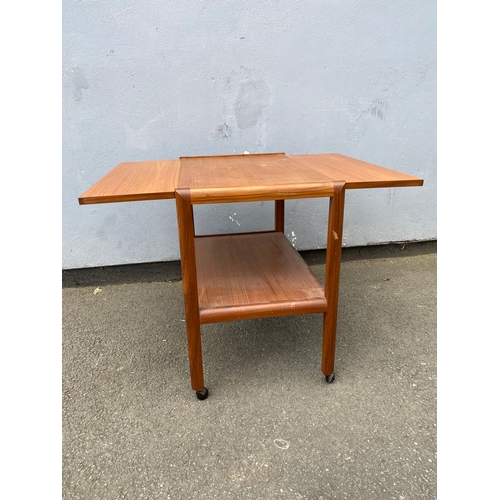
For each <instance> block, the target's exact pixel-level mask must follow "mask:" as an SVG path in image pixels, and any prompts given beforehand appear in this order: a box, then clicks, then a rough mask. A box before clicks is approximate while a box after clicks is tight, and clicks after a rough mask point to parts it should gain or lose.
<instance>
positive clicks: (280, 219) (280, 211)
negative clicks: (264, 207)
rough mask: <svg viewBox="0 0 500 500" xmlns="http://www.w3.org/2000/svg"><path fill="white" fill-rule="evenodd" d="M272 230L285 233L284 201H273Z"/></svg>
mask: <svg viewBox="0 0 500 500" xmlns="http://www.w3.org/2000/svg"><path fill="white" fill-rule="evenodd" d="M274 228H275V230H276V231H279V232H280V233H284V232H285V200H275V201H274Z"/></svg>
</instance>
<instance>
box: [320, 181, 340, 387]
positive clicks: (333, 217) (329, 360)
mask: <svg viewBox="0 0 500 500" xmlns="http://www.w3.org/2000/svg"><path fill="white" fill-rule="evenodd" d="M344 199H345V183H344V182H341V183H335V187H334V194H333V197H332V198H330V208H329V216H328V236H327V245H326V246H327V249H326V271H325V297H326V301H327V307H328V310H327V312H326V313H325V314H324V317H323V348H322V360H321V370H322V372H323V375H325V377H326V381H327V382H333V380H334V379H335V341H336V336H337V311H338V302H339V280H340V260H341V254H342V228H343V221H344Z"/></svg>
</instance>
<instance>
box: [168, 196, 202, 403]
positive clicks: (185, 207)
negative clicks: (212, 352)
mask: <svg viewBox="0 0 500 500" xmlns="http://www.w3.org/2000/svg"><path fill="white" fill-rule="evenodd" d="M175 201H176V208H177V223H178V227H179V246H180V251H181V268H182V285H183V289H184V311H185V315H186V330H187V344H188V355H189V370H190V374H191V387H192V388H193V390H195V391H196V395H197V396H198V399H205V398H206V397H207V396H208V389H207V388H206V387H205V384H204V381H203V359H202V353H201V328H200V309H199V304H198V282H197V278H196V256H195V248H194V234H195V233H194V216H193V205H192V204H191V197H190V194H189V190H188V189H186V190H177V191H176V193H175Z"/></svg>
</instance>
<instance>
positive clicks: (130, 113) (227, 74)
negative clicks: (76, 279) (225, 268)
mask: <svg viewBox="0 0 500 500" xmlns="http://www.w3.org/2000/svg"><path fill="white" fill-rule="evenodd" d="M62 6H63V68H62V72H63V96H62V100H63V105H62V109H63V185H62V189H63V210H62V213H63V268H66V269H69V268H79V267H90V266H104V265H115V264H127V263H137V262H154V261H164V260H176V259H178V258H179V248H178V239H177V225H176V218H175V206H174V202H173V201H172V200H165V201H147V202H136V203H117V204H107V205H91V206H80V205H78V201H77V197H78V196H79V195H80V194H81V193H83V192H84V191H85V190H86V189H88V188H89V187H90V186H91V185H92V184H94V183H95V182H96V181H97V180H99V179H100V178H101V177H102V176H103V175H104V174H106V173H107V172H108V171H109V170H111V168H113V167H114V166H115V165H117V164H118V163H120V162H122V161H137V160H148V159H174V158H178V157H179V156H190V155H210V154H231V153H243V152H244V151H249V152H266V151H284V152H286V153H287V154H307V153H333V152H338V153H342V154H345V155H349V156H353V157H355V158H359V159H362V160H365V161H369V162H372V163H376V164H379V165H383V166H386V167H389V168H393V169H396V170H400V171H403V172H406V173H409V174H413V175H417V176H420V177H423V178H424V180H425V184H424V187H419V188H400V189H380V190H359V191H349V192H348V193H347V195H346V213H345V226H344V242H343V243H344V245H345V246H358V245H370V244H378V243H387V242H394V241H413V240H428V239H435V238H436V236H437V234H436V4H435V2H434V1H423V2H415V1H413V0H400V1H397V2H394V1H382V0H371V1H355V0H344V1H327V0H324V1H321V0H312V1H311V0H309V1H306V2H285V1H264V0H252V1H219V0H214V1H208V0H196V1H195V0H188V1H182V2H181V1H172V0H170V1H164V2H158V1H153V0H120V1H118V0H109V1H106V2H97V1H90V0H80V1H76V0H63V2H62ZM197 208H198V209H199V210H197V211H196V224H197V227H198V230H199V231H200V232H213V231H219V230H221V231H225V232H228V231H233V230H238V231H241V230H253V229H258V228H270V227H271V225H272V221H273V215H272V206H271V205H270V204H269V203H255V204H252V205H251V206H249V207H247V206H245V207H243V206H242V205H239V204H238V205H219V206H212V207H208V206H203V207H197ZM286 223H287V227H286V232H287V235H288V237H289V239H290V240H291V241H292V242H293V243H294V244H295V245H296V247H297V248H298V249H313V248H321V247H324V245H325V239H326V236H325V230H326V201H325V200H299V201H289V202H287V205H286Z"/></svg>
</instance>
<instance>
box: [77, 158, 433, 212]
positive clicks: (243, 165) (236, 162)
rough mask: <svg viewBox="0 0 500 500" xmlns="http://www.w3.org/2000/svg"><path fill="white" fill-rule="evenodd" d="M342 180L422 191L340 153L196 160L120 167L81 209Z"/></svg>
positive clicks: (410, 180) (85, 197)
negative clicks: (178, 194)
mask: <svg viewBox="0 0 500 500" xmlns="http://www.w3.org/2000/svg"><path fill="white" fill-rule="evenodd" d="M332 181H334V182H336V181H345V183H346V185H345V187H346V189H362V188H387V187H403V186H422V185H423V182H424V181H423V179H420V178H418V177H414V176H412V175H408V174H404V173H401V172H398V171H396V170H391V169H388V168H384V167H379V166H377V165H373V164H371V163H367V162H364V161H361V160H356V159H354V158H350V157H348V156H344V155H340V154H313V155H285V154H284V153H266V154H251V155H227V156H195V157H181V158H180V159H179V160H152V161H141V162H125V163H120V164H119V165H117V166H116V167H115V168H114V169H113V170H111V171H110V172H109V173H108V174H106V175H105V176H104V177H103V178H102V179H101V180H99V181H98V182H97V183H96V184H94V185H93V186H92V187H91V188H90V189H88V190H87V191H86V192H85V193H83V194H82V195H81V196H80V197H79V198H78V202H79V203H80V205H88V204H95V203H113V202H123V201H143V200H161V199H169V198H174V197H175V190H176V189H179V188H189V189H193V188H216V187H221V188H243V187H248V186H273V185H274V186H277V185H283V184H307V183H321V182H332Z"/></svg>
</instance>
